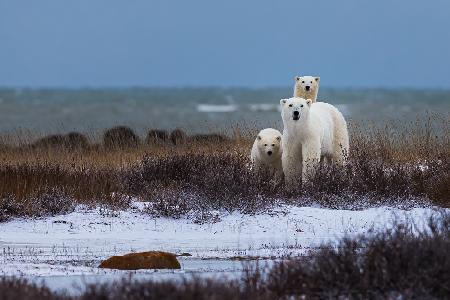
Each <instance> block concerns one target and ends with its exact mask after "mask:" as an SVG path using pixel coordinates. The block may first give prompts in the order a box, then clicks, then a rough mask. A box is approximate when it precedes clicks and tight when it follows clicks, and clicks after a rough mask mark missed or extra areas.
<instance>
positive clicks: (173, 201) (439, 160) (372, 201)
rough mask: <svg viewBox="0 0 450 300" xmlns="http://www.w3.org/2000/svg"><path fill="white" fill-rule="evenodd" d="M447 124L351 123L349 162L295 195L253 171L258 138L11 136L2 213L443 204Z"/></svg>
mask: <svg viewBox="0 0 450 300" xmlns="http://www.w3.org/2000/svg"><path fill="white" fill-rule="evenodd" d="M449 125H450V118H449V117H442V116H440V117H439V116H438V117H436V116H430V118H429V119H425V120H424V119H421V120H418V121H417V122H415V123H410V124H403V123H400V122H399V123H385V124H382V125H377V124H350V136H351V143H350V145H351V150H350V155H349V160H348V164H347V166H346V167H345V168H338V167H336V166H322V167H320V168H319V170H318V172H317V174H316V176H315V177H313V178H311V180H310V182H309V183H308V184H306V185H304V186H303V188H302V189H300V190H298V191H296V192H295V193H288V192H286V191H285V189H284V188H283V186H282V185H278V184H276V183H274V182H273V181H271V180H270V178H263V177H260V176H257V175H255V174H253V172H251V171H250V169H249V159H248V157H249V152H250V148H251V145H252V143H253V138H254V135H255V134H256V132H244V133H242V132H240V131H239V130H236V134H235V135H234V136H231V137H228V138H226V137H223V136H222V135H216V134H213V135H211V136H210V138H209V137H208V136H201V137H198V136H192V137H189V136H186V137H184V138H183V143H179V141H178V140H177V141H175V142H172V141H171V140H170V139H168V140H166V141H164V140H161V141H158V142H157V143H139V142H133V143H132V144H131V145H128V146H127V147H109V145H103V144H101V143H92V141H91V143H90V144H89V145H88V147H86V145H84V146H83V147H76V146H74V145H72V144H70V146H66V144H64V143H63V144H58V145H56V146H55V145H54V144H49V145H46V146H45V147H36V143H35V139H33V138H32V137H31V138H30V137H28V139H27V138H24V137H21V136H19V137H16V138H15V139H16V140H20V141H21V143H19V144H16V145H12V144H11V143H9V144H8V143H7V142H8V139H9V140H11V137H0V141H3V142H2V144H1V146H0V213H1V214H2V215H3V219H7V217H8V216H14V215H25V216H26V215H30V216H32V215H42V214H46V213H57V209H51V208H45V205H44V204H43V202H45V203H47V202H49V200H48V199H50V198H56V199H68V200H67V203H69V202H71V203H75V204H76V203H85V204H95V203H103V204H107V205H114V206H119V207H126V205H127V204H128V203H129V197H131V196H135V197H138V198H140V199H143V200H148V201H150V202H152V203H153V204H154V205H153V206H152V208H151V209H150V210H149V211H150V212H152V213H155V214H160V215H168V216H170V215H171V214H172V213H173V214H176V215H181V214H183V213H185V212H186V211H187V210H190V209H199V210H202V211H204V210H209V209H228V210H235V209H238V210H241V211H244V212H245V211H247V212H255V211H257V210H259V209H263V208H264V207H267V205H270V204H273V203H275V202H279V201H286V202H291V203H300V204H307V201H315V202H319V203H320V204H322V205H324V206H327V207H348V208H358V207H364V206H370V205H377V204H378V205H379V204H380V203H382V204H388V205H389V204H391V205H397V204H398V203H399V202H402V203H403V204H406V205H408V203H409V204H414V203H415V204H417V203H422V204H424V203H426V202H427V201H431V202H434V203H435V204H438V205H441V206H447V207H448V206H450V190H449V189H450V130H449ZM177 132H178V133H177V134H179V131H177ZM131 136H133V135H131ZM183 136H184V135H183ZM108 138H109V139H111V135H110V136H109V137H108ZM79 140H80V141H84V139H83V138H80V139H79ZM133 141H136V139H135V138H134V137H133ZM94 142H95V141H94ZM110 142H111V141H109V143H110ZM112 143H114V141H113V142H112ZM42 199H47V200H45V201H43V200H42ZM50 202H51V201H50ZM35 203H41V205H35ZM415 204H414V205H415ZM59 206H60V207H66V208H67V207H68V205H59ZM57 207H58V206H57ZM69 207H71V206H70V205H69ZM175 210H176V211H175ZM62 211H64V210H63V209H62ZM0 219H1V218H0Z"/></svg>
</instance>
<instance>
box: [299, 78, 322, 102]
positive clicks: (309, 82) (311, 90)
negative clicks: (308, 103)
mask: <svg viewBox="0 0 450 300" xmlns="http://www.w3.org/2000/svg"><path fill="white" fill-rule="evenodd" d="M319 83H320V77H316V76H295V85H294V97H298V98H303V99H311V100H312V103H315V102H317V94H318V93H319Z"/></svg>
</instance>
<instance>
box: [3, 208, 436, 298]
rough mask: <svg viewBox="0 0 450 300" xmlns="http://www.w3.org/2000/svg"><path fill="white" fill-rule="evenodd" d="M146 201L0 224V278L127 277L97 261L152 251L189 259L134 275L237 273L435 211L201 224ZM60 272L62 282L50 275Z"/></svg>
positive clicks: (281, 215)
mask: <svg viewBox="0 0 450 300" xmlns="http://www.w3.org/2000/svg"><path fill="white" fill-rule="evenodd" d="M145 205H146V203H142V202H135V203H134V204H133V205H132V208H130V209H128V210H126V211H117V212H111V211H105V210H104V209H100V208H97V209H88V208H86V207H83V206H79V207H77V209H76V210H75V211H74V212H72V213H70V214H67V215H60V216H54V217H47V218H42V219H14V220H11V221H9V222H6V223H1V224H0V247H1V254H0V255H1V256H0V260H1V262H2V267H1V269H0V275H7V276H25V277H27V278H33V279H34V278H38V277H37V276H43V277H41V278H42V279H43V280H44V281H46V282H47V283H49V282H53V287H54V288H56V289H58V288H60V286H65V287H67V284H66V285H65V284H63V283H62V282H71V283H73V282H81V281H80V280H81V278H83V279H82V280H85V281H87V282H91V281H92V280H94V279H99V278H102V280H106V278H111V276H112V277H114V276H116V277H117V276H122V275H124V274H130V272H129V271H117V270H105V269H98V268H97V266H98V264H99V262H100V261H101V260H103V259H105V258H108V257H110V256H112V255H122V254H125V253H129V252H138V251H151V250H163V251H168V252H173V253H176V254H181V253H184V252H187V253H190V254H191V255H192V256H189V257H180V258H179V259H180V262H181V264H182V269H181V270H176V271H158V272H156V271H154V270H139V271H133V272H132V273H133V274H140V275H142V276H144V277H145V276H150V277H152V278H153V277H159V278H163V277H164V276H170V274H172V275H173V274H175V275H176V274H192V273H202V272H215V273H217V272H229V273H233V272H234V271H236V270H241V269H242V264H241V262H240V261H237V260H231V258H236V257H246V258H249V257H250V258H255V257H256V258H260V259H266V260H273V259H278V258H282V257H286V256H295V255H305V254H307V253H308V252H309V251H311V250H314V249H315V248H316V247H318V246H319V245H320V244H322V243H324V242H330V241H335V240H336V239H337V238H340V237H342V236H344V235H355V234H360V233H365V232H368V231H369V230H372V229H373V230H380V229H384V228H386V226H389V224H392V220H394V219H395V220H400V221H401V222H414V224H415V225H416V226H417V227H418V228H422V227H423V226H425V225H426V222H427V220H428V217H429V216H430V215H432V214H434V213H436V210H435V209H433V208H414V209H411V210H408V211H405V210H401V209H396V208H391V207H379V208H370V209H366V210H360V211H350V210H332V209H323V208H319V207H296V206H289V205H283V206H279V207H276V208H274V209H272V210H270V211H268V212H266V213H261V214H257V215H245V214H241V213H238V212H234V213H225V212H223V213H220V214H219V217H220V219H219V221H218V222H217V223H207V224H203V225H199V224H195V223H193V221H192V220H191V219H188V218H182V219H170V218H154V217H152V216H150V215H148V214H146V213H145ZM67 276H70V277H71V278H72V280H70V279H67ZM89 276H91V277H89ZM63 277H64V280H63V281H60V280H55V278H63ZM89 278H90V279H89ZM52 280H53V281H52Z"/></svg>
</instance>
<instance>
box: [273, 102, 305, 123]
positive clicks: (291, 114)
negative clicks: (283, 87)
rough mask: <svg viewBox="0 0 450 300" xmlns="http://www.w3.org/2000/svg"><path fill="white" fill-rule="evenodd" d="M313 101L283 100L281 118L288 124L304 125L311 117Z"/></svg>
mask: <svg viewBox="0 0 450 300" xmlns="http://www.w3.org/2000/svg"><path fill="white" fill-rule="evenodd" d="M311 104H312V100H311V99H303V98H296V97H294V98H289V99H281V100H280V105H281V117H282V119H283V122H284V123H285V124H286V123H292V124H295V123H302V122H303V121H305V120H306V119H307V117H308V116H309V109H310V108H311Z"/></svg>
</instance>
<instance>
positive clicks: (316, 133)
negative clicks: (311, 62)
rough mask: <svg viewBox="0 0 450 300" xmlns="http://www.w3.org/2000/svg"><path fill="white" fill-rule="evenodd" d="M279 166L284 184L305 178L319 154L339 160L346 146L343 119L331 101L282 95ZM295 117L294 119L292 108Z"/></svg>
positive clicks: (335, 161) (322, 156)
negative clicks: (280, 157)
mask: <svg viewBox="0 0 450 300" xmlns="http://www.w3.org/2000/svg"><path fill="white" fill-rule="evenodd" d="M280 104H281V116H282V118H283V124H284V130H283V137H282V147H283V155H282V167H283V171H284V176H285V180H286V184H287V186H295V185H296V184H298V183H299V179H300V178H301V179H302V180H303V181H305V180H306V179H307V177H308V176H309V175H311V172H313V171H314V170H315V167H316V165H317V163H319V162H320V160H321V158H323V160H324V161H326V162H330V161H332V162H334V163H337V164H343V163H344V161H345V158H346V155H347V153H348V150H349V138H348V130H347V123H346V121H345V119H344V117H343V116H342V114H341V113H340V112H339V111H338V110H337V108H336V107H334V106H333V105H331V104H328V103H323V102H316V103H312V101H311V100H310V99H308V100H305V99H303V98H290V99H282V100H281V101H280ZM295 111H298V112H299V115H298V117H299V119H298V120H294V112H295Z"/></svg>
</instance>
